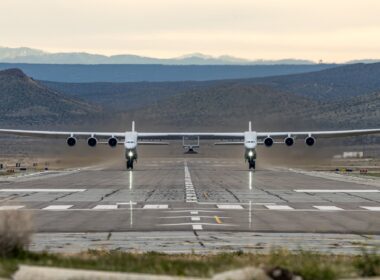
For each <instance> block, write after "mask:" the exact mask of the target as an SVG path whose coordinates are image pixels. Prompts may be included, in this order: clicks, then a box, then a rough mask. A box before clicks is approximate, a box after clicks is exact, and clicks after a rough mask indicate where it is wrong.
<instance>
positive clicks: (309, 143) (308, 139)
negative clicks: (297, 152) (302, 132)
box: [305, 136, 315, 146]
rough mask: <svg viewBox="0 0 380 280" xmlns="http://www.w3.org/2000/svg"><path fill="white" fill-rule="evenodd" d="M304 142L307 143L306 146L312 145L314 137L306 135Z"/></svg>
mask: <svg viewBox="0 0 380 280" xmlns="http://www.w3.org/2000/svg"><path fill="white" fill-rule="evenodd" d="M305 143H306V145H308V146H313V145H314V144H315V138H314V137H311V136H309V137H307V138H306V139H305Z"/></svg>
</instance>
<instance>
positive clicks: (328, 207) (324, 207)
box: [313, 205, 344, 211]
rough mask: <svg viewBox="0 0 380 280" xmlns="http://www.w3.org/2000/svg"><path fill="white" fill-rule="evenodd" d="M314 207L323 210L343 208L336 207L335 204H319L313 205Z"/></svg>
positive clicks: (339, 209)
mask: <svg viewBox="0 0 380 280" xmlns="http://www.w3.org/2000/svg"><path fill="white" fill-rule="evenodd" d="M313 207H314V208H317V209H318V210H324V211H341V210H344V209H342V208H339V207H336V206H327V205H326V206H324V205H319V206H313Z"/></svg>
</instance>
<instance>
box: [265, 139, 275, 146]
mask: <svg viewBox="0 0 380 280" xmlns="http://www.w3.org/2000/svg"><path fill="white" fill-rule="evenodd" d="M264 144H265V146H267V147H271V146H272V145H273V139H272V138H270V137H267V138H265V139H264Z"/></svg>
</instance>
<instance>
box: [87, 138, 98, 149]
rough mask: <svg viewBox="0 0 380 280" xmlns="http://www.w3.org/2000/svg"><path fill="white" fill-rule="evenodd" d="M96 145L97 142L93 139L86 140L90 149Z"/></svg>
mask: <svg viewBox="0 0 380 280" xmlns="http://www.w3.org/2000/svg"><path fill="white" fill-rule="evenodd" d="M97 143H98V140H97V139H96V138H95V137H90V138H88V139H87V144H88V145H89V146H90V147H95V146H96V144H97Z"/></svg>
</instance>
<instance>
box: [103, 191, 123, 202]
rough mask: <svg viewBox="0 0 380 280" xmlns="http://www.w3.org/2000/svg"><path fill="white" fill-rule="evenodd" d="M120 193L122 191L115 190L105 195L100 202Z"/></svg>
mask: <svg viewBox="0 0 380 280" xmlns="http://www.w3.org/2000/svg"><path fill="white" fill-rule="evenodd" d="M118 191H120V190H113V191H112V192H110V193H107V194H105V195H104V196H102V198H101V199H100V201H103V200H104V199H105V198H107V197H109V196H111V195H113V194H115V193H117V192H118Z"/></svg>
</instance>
